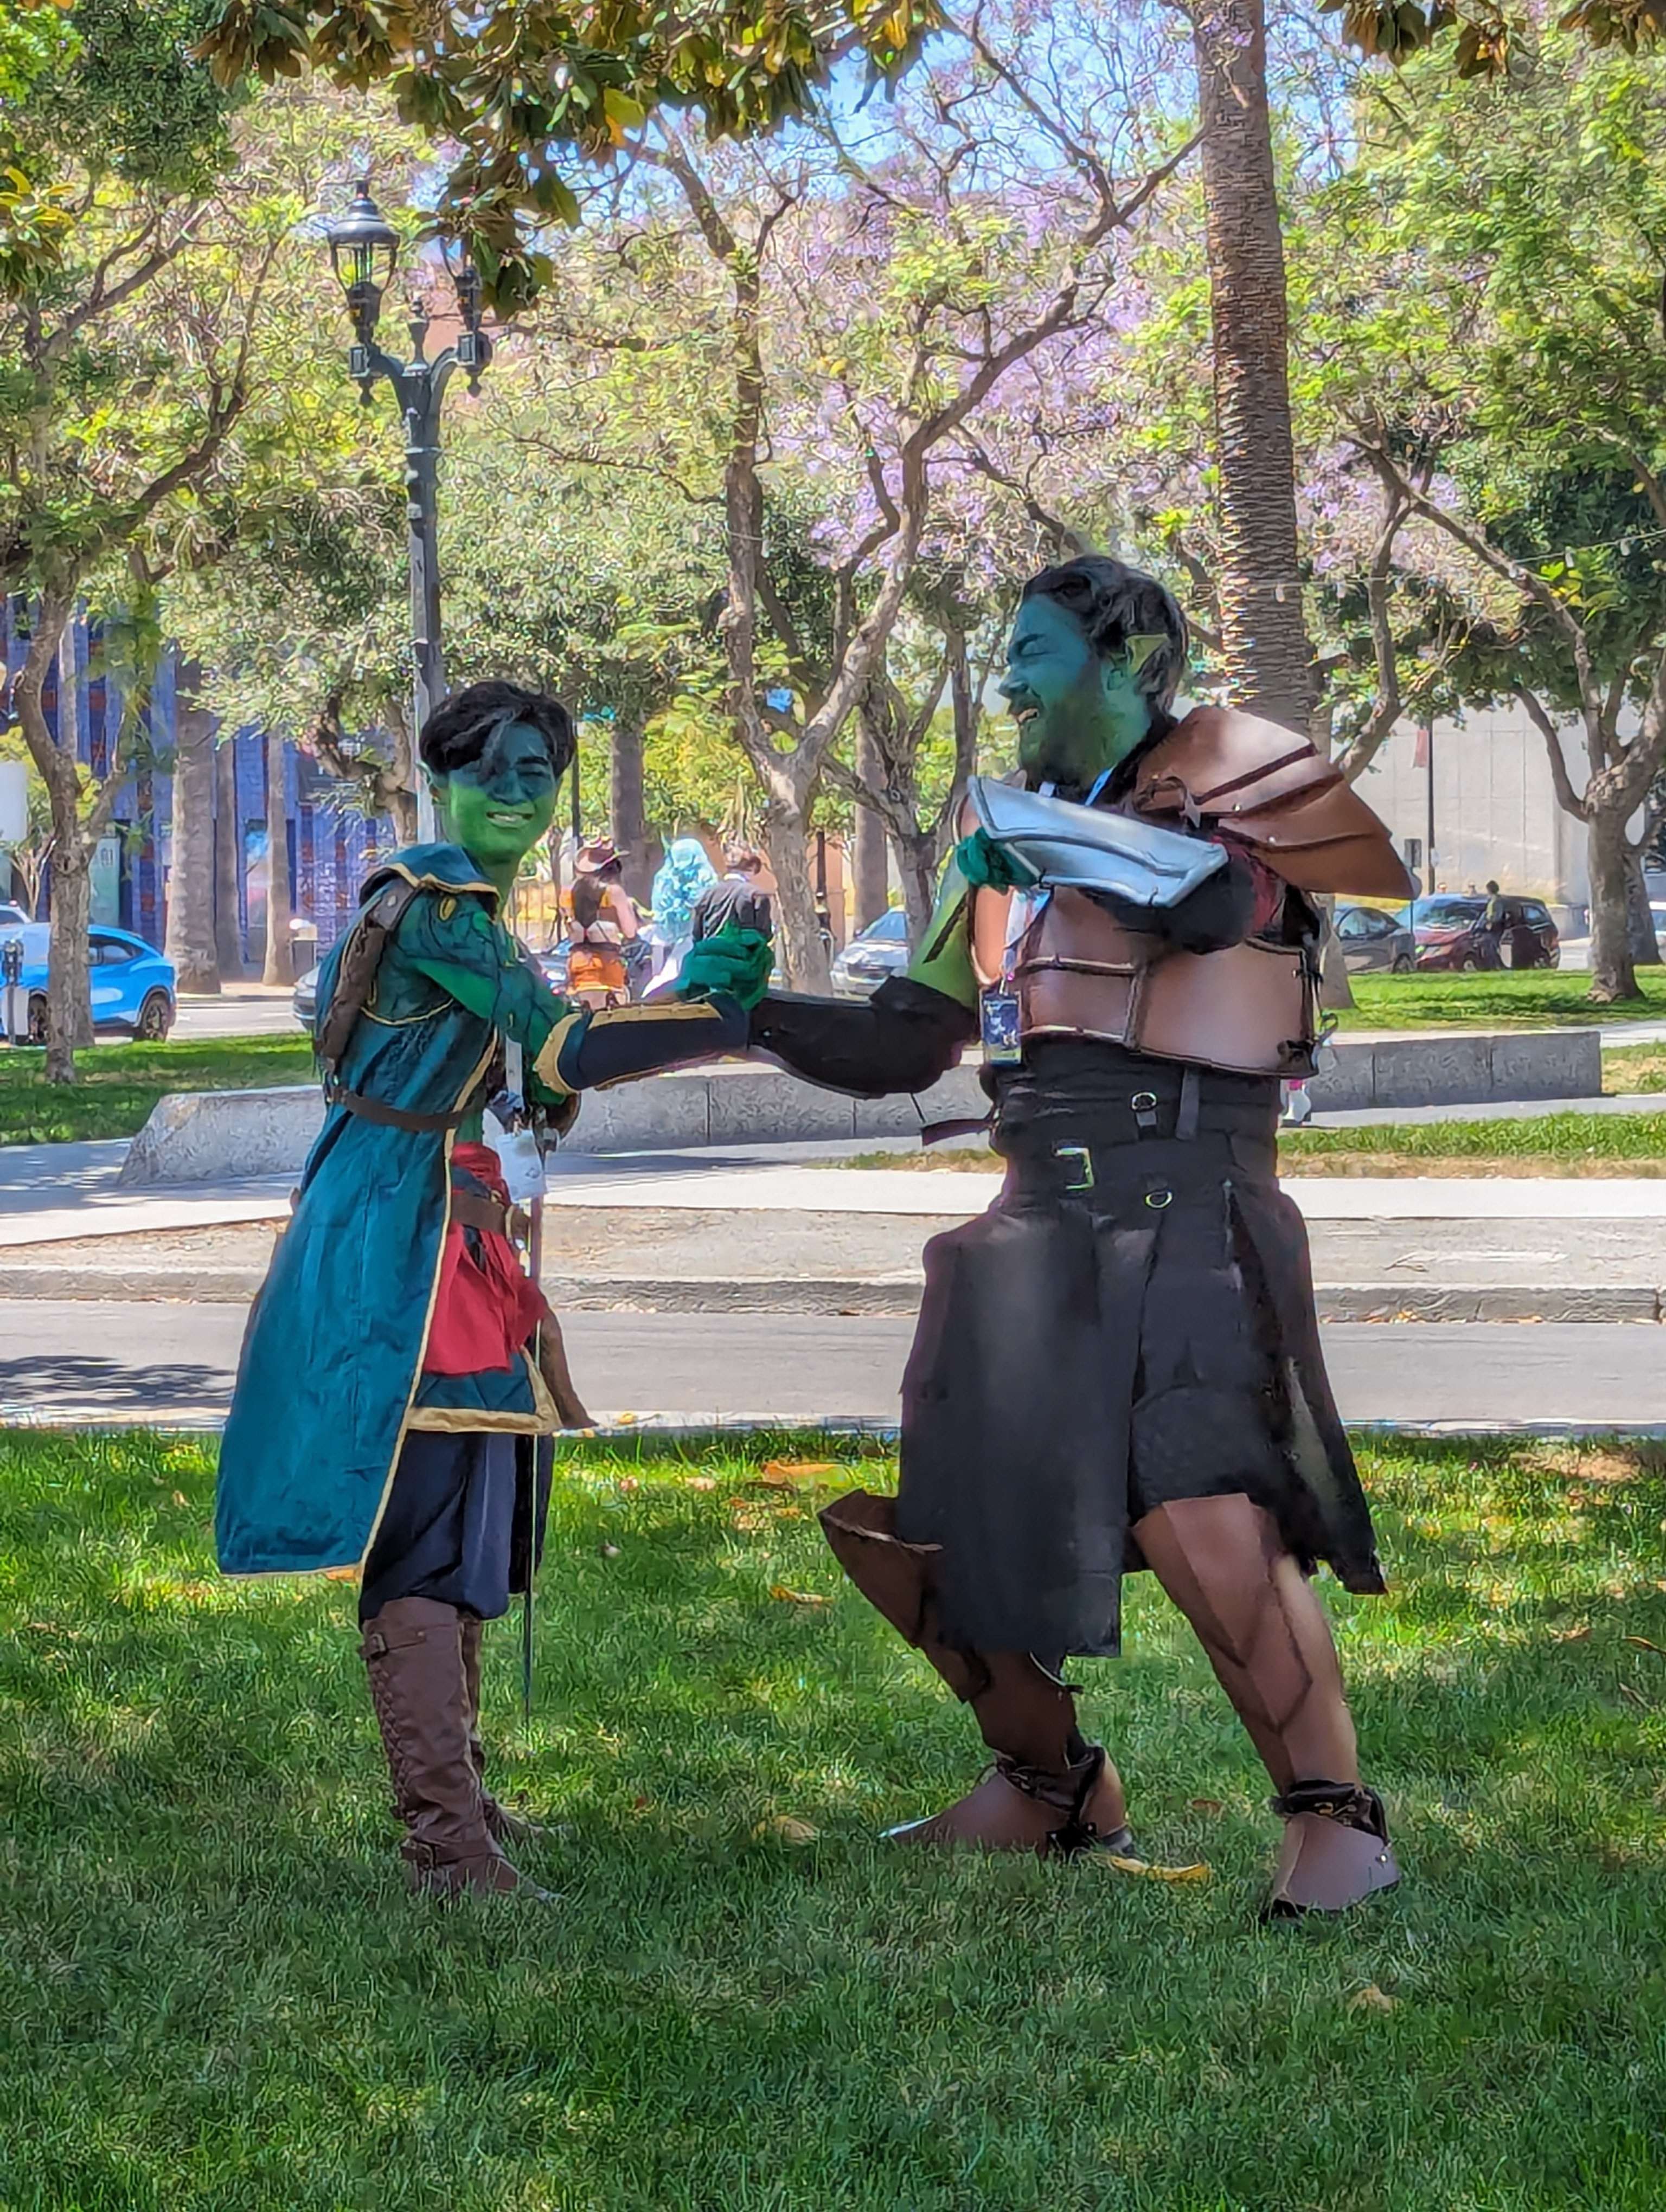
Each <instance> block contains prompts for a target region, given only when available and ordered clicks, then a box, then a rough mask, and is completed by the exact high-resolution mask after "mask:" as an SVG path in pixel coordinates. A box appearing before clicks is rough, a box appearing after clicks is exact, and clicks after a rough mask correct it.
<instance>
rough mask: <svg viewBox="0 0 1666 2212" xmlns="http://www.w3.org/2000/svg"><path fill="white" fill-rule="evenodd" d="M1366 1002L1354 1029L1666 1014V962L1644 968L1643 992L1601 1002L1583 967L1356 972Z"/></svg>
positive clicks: (1565, 1023)
mask: <svg viewBox="0 0 1666 2212" xmlns="http://www.w3.org/2000/svg"><path fill="white" fill-rule="evenodd" d="M1638 988H1639V991H1640V992H1641V994H1642V996H1641V997H1640V998H1637V999H1626V1000H1621V1001H1620V1003H1619V1004H1618V1005H1615V1006H1593V1005H1592V1004H1591V1001H1590V995H1589V994H1590V976H1589V975H1584V974H1582V973H1581V972H1580V971H1579V970H1578V969H1560V968H1533V969H1526V970H1524V971H1523V973H1522V974H1521V975H1516V974H1514V973H1513V972H1511V970H1510V969H1503V970H1501V971H1500V972H1499V973H1498V974H1497V975H1486V974H1476V975H1356V976H1354V977H1353V994H1354V997H1355V999H1356V1000H1358V1004H1357V1005H1356V1006H1353V1007H1352V1008H1350V1009H1349V1010H1348V1011H1347V1012H1345V1013H1343V1014H1342V1016H1341V1026H1342V1027H1343V1028H1344V1029H1346V1030H1426V1029H1466V1030H1518V1029H1520V1030H1538V1029H1547V1028H1552V1029H1563V1028H1571V1027H1584V1026H1586V1025H1588V1024H1591V1023H1601V1024H1604V1025H1606V1024H1609V1023H1614V1022H1629V1021H1659V1020H1661V1019H1662V1018H1666V969H1662V968H1645V969H1639V974H1638Z"/></svg>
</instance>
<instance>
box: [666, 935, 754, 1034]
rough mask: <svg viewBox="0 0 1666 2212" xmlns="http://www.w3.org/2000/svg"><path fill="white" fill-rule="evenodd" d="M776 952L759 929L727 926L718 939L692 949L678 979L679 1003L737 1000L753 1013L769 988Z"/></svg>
mask: <svg viewBox="0 0 1666 2212" xmlns="http://www.w3.org/2000/svg"><path fill="white" fill-rule="evenodd" d="M774 966H775V948H774V946H773V945H771V944H770V942H769V939H768V938H767V937H765V936H764V935H763V933H761V932H760V931H758V930H756V929H742V928H740V927H739V925H738V924H737V923H735V922H733V921H729V922H725V924H724V925H723V927H722V928H721V929H720V930H719V931H718V933H717V934H716V935H715V936H714V937H702V939H700V941H699V943H698V944H696V945H690V948H689V951H688V952H687V954H686V955H685V957H684V961H683V965H682V968H681V969H680V970H679V972H678V978H677V995H678V998H679V999H714V998H716V997H718V996H719V995H720V994H721V996H723V997H724V998H727V999H733V1000H737V1001H738V1002H739V1004H740V1005H741V1006H744V1007H745V1009H746V1011H747V1012H749V1013H750V1012H751V1010H752V1008H753V1007H754V1006H757V1002H758V1000H760V999H761V998H762V997H763V994H764V993H765V992H766V991H767V990H768V989H769V974H770V970H771V969H773V968H774Z"/></svg>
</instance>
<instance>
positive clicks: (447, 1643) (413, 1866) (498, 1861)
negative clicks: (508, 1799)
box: [359, 1597, 542, 1897]
mask: <svg viewBox="0 0 1666 2212" xmlns="http://www.w3.org/2000/svg"><path fill="white" fill-rule="evenodd" d="M359 1651H360V1656H362V1658H363V1660H364V1662H365V1667H366V1670H367V1671H368V1674H369V1677H370V1695H371V1699H372V1702H373V1703H374V1706H375V1709H376V1719H377V1723H378V1724H379V1726H380V1729H381V1735H382V1746H383V1748H384V1750H385V1751H386V1754H387V1766H388V1773H389V1775H390V1777H391V1778H392V1784H393V1802H394V1809H395V1810H396V1812H397V1813H398V1816H399V1818H400V1820H403V1821H404V1826H405V1838H404V1842H403V1843H402V1844H400V1846H399V1856H400V1857H401V1858H403V1859H404V1863H405V1875H406V1879H407V1881H409V1882H410V1887H411V1888H412V1889H413V1890H415V1891H417V1893H419V1894H423V1895H428V1896H434V1897H455V1896H458V1895H460V1894H461V1893H463V1892H464V1891H465V1890H469V1891H475V1892H482V1893H496V1892H505V1891H510V1890H528V1891H531V1892H532V1893H533V1894H540V1895H541V1894H542V1893H541V1892H537V1891H532V1885H530V1884H528V1883H526V1881H524V1880H523V1878H522V1877H521V1875H520V1874H518V1873H517V1872H516V1870H515V1869H514V1867H513V1866H512V1865H511V1864H510V1863H509V1861H508V1859H507V1858H506V1857H504V1855H503V1852H502V1850H501V1848H500V1847H499V1845H498V1843H497V1841H496V1838H495V1837H494V1836H493V1835H492V1833H491V1831H490V1830H489V1827H488V1826H487V1825H486V1819H485V1813H484V1808H483V1803H482V1800H481V1791H480V1783H479V1778H478V1777H477V1774H476V1772H475V1768H474V1761H473V1759H472V1758H471V1753H470V1746H469V1732H470V1731H469V1702H468V1686H467V1680H466V1677H465V1669H464V1661H463V1636H462V1615H461V1614H460V1613H459V1611H458V1609H457V1607H455V1606H451V1605H443V1604H441V1603H440V1602H439V1601H438V1600H436V1599H434V1598H425V1597H402V1598H395V1599H393V1600H392V1602H391V1603H390V1604H387V1605H385V1606H384V1607H382V1609H381V1611H380V1613H377V1614H376V1615H375V1617H374V1619H373V1620H368V1621H367V1622H366V1623H365V1625H364V1633H363V1637H362V1641H361V1643H360V1645H359Z"/></svg>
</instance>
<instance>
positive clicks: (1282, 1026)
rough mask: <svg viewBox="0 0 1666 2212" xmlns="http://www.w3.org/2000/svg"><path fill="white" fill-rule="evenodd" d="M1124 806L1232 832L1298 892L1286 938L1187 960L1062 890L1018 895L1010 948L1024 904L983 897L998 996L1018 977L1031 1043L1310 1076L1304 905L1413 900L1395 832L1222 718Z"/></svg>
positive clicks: (976, 938)
mask: <svg viewBox="0 0 1666 2212" xmlns="http://www.w3.org/2000/svg"><path fill="white" fill-rule="evenodd" d="M1116 805H1117V810H1118V811H1122V812H1124V813H1128V814H1130V815H1134V816H1137V817H1140V819H1142V820H1145V821H1147V822H1152V823H1164V824H1165V825H1166V826H1170V827H1174V828H1189V829H1193V830H1200V829H1201V830H1202V831H1203V832H1205V834H1207V833H1208V832H1209V831H1211V830H1213V829H1220V830H1222V831H1224V832H1225V836H1224V839H1223V842H1227V843H1229V844H1230V845H1231V846H1232V847H1233V848H1236V849H1237V850H1239V851H1242V852H1246V853H1248V854H1250V855H1252V856H1253V857H1254V858H1255V859H1256V860H1258V861H1259V862H1260V863H1261V865H1262V866H1263V867H1264V868H1266V869H1268V870H1270V871H1271V872H1272V873H1273V874H1274V875H1275V876H1277V877H1278V878H1280V881H1281V882H1282V883H1283V884H1284V885H1285V887H1286V890H1285V897H1284V900H1283V901H1282V902H1281V909H1280V913H1279V914H1278V915H1275V916H1274V920H1273V922H1272V924H1271V925H1270V926H1271V927H1273V928H1274V929H1276V930H1278V931H1279V934H1278V935H1277V936H1276V937H1274V936H1271V935H1262V936H1254V937H1249V938H1246V939H1243V942H1242V943H1240V944H1237V945H1230V946H1228V947H1227V948H1226V949H1225V951H1219V952H1202V953H1199V952H1185V951H1177V950H1175V949H1173V948H1172V947H1170V946H1168V945H1164V942H1163V939H1162V938H1161V937H1160V935H1158V933H1155V932H1146V931H1138V930H1132V929H1127V928H1124V927H1122V924H1121V923H1120V922H1119V921H1117V920H1116V918H1115V916H1114V915H1112V914H1111V912H1110V910H1109V908H1106V907H1105V906H1104V905H1102V904H1100V903H1099V902H1097V900H1095V899H1094V898H1092V897H1091V896H1089V895H1088V894H1087V893H1085V892H1084V891H1081V890H1073V889H1069V888H1064V887H1061V888H1059V889H1055V890H1050V891H1044V892H1043V893H1041V894H1039V895H1035V894H1031V895H1024V894H1020V896H1028V897H1029V898H1030V900H1031V914H1030V917H1029V919H1028V921H1024V920H1022V918H1021V917H1020V918H1018V920H1017V934H1016V937H1015V940H1014V941H1012V942H1010V943H1009V941H1008V938H1009V924H1011V923H1012V921H1014V919H1015V918H1014V917H1013V916H1012V912H1011V908H1012V896H1013V895H1012V894H1011V893H1007V892H995V891H991V890H980V891H978V892H977V893H976V895H975V897H974V900H973V906H972V930H971V934H972V953H973V965H974V967H975V969H976V971H977V975H978V978H979V981H981V982H982V983H984V984H986V985H988V984H993V983H994V981H996V980H997V979H998V978H999V977H1000V976H1002V975H1008V976H1010V977H1011V979H1012V987H1014V988H1015V989H1016V991H1017V994H1018V1033H1019V1036H1020V1038H1021V1039H1023V1040H1025V1041H1028V1040H1029V1039H1031V1038H1032V1037H1034V1038H1039V1037H1047V1036H1055V1037H1058V1036H1064V1037H1091V1038H1095V1039H1101V1040H1104V1042H1110V1043H1114V1044H1118V1045H1122V1046H1123V1047H1125V1048H1127V1049H1128V1050H1130V1051H1133V1052H1138V1053H1142V1054H1148V1055H1149V1056H1151V1057H1152V1058H1153V1059H1157V1060H1183V1061H1188V1062H1189V1063H1191V1064H1193V1065H1195V1066H1203V1067H1215V1068H1220V1069H1223V1070H1226V1071H1228V1072H1231V1073H1239V1074H1251V1075H1281V1076H1283V1075H1305V1074H1310V1073H1312V1071H1313V1064H1314V1053H1315V1049H1316V1046H1317V1043H1318V1040H1319V1036H1320V1028H1319V1014H1318V983H1319V968H1318V953H1319V945H1320V938H1321V928H1320V923H1319V918H1318V915H1317V914H1316V912H1315V910H1314V908H1312V906H1311V905H1310V903H1309V902H1307V900H1306V899H1305V898H1304V897H1303V896H1302V894H1303V893H1304V891H1317V892H1330V891H1353V892H1355V893H1362V894H1367V895H1369V894H1377V895H1379V896H1389V897H1406V896H1409V895H1410V891H1411V881H1410V878H1409V877H1408V875H1407V873H1406V871H1405V869H1404V867H1403V866H1402V863H1401V860H1400V859H1399V856H1398V854H1396V853H1395V850H1394V847H1393V844H1392V842H1390V840H1389V834H1388V832H1387V830H1386V829H1384V828H1383V824H1382V823H1381V822H1379V821H1378V819H1377V817H1376V815H1375V814H1373V813H1372V812H1371V809H1370V808H1369V807H1368V806H1367V805H1365V802H1364V800H1363V799H1360V798H1359V796H1358V794H1357V793H1355V792H1354V791H1353V789H1352V788H1351V787H1350V786H1349V785H1348V784H1347V783H1346V782H1345V781H1344V780H1343V779H1342V777H1341V775H1340V774H1339V773H1338V771H1337V770H1336V769H1335V768H1333V767H1332V766H1331V765H1330V763H1329V762H1328V761H1326V760H1324V759H1323V758H1322V757H1321V756H1320V755H1319V754H1318V753H1317V752H1316V751H1315V750H1314V749H1313V747H1312V746H1311V745H1310V744H1307V743H1306V742H1305V740H1304V739H1302V738H1296V737H1293V736H1292V733H1291V732H1289V731H1288V730H1286V729H1283V728H1280V726H1277V725H1276V724H1274V723H1269V722H1265V721H1262V720H1259V719H1258V718H1257V717H1256V716H1253V715H1249V714H1240V713H1238V712H1237V711H1236V710H1235V709H1232V708H1219V707H1205V708H1196V709H1195V710H1194V712H1193V713H1192V714H1189V715H1188V716H1187V717H1186V719H1185V720H1183V722H1181V723H1179V724H1178V725H1177V726H1176V727H1175V728H1174V729H1172V730H1171V731H1170V732H1168V734H1167V735H1166V736H1165V737H1164V738H1162V739H1160V740H1159V741H1158V744H1155V745H1153V746H1152V748H1151V749H1150V750H1149V751H1148V752H1146V754H1145V755H1144V756H1143V757H1141V758H1140V760H1139V762H1138V764H1137V767H1136V769H1135V770H1134V775H1133V777H1132V781H1131V785H1130V787H1129V788H1128V791H1127V792H1126V793H1124V794H1123V796H1122V798H1121V799H1119V800H1118V801H1117V802H1116ZM1292 938H1293V939H1294V941H1293V942H1292V941H1290V940H1291V939H1292Z"/></svg>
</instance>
